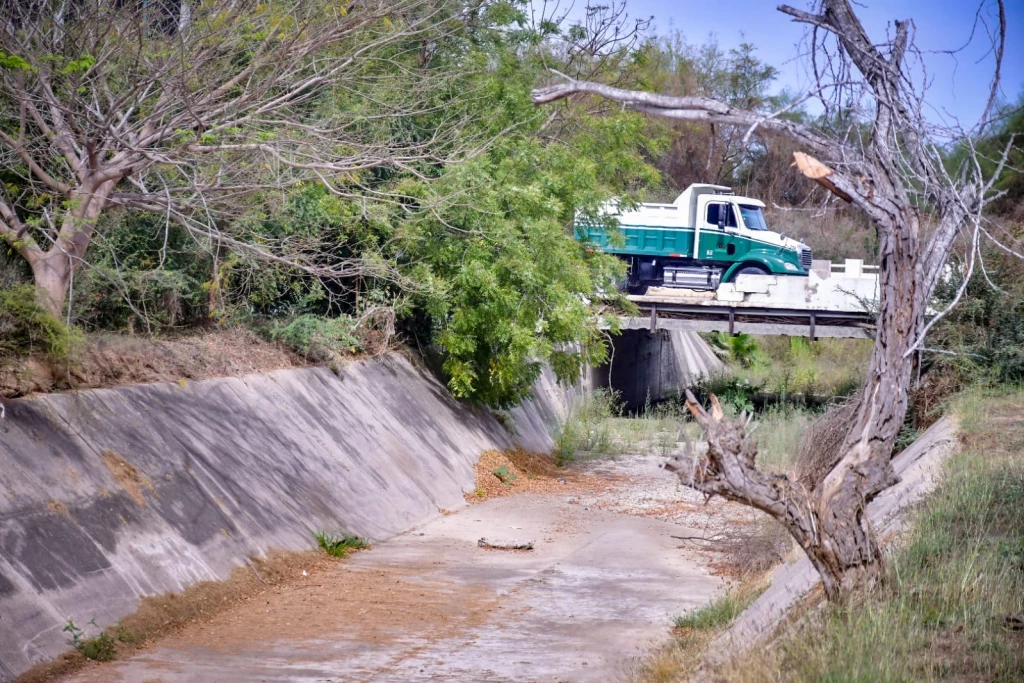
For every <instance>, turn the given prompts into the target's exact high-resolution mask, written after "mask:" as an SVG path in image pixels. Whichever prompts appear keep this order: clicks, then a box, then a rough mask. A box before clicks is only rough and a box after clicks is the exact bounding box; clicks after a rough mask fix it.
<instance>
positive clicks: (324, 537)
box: [313, 531, 370, 558]
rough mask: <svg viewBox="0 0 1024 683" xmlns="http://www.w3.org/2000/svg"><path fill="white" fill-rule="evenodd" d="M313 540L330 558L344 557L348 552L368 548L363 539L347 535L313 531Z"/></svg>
mask: <svg viewBox="0 0 1024 683" xmlns="http://www.w3.org/2000/svg"><path fill="white" fill-rule="evenodd" d="M313 538H315V539H316V542H317V545H319V546H320V547H321V548H322V549H323V551H324V552H325V553H327V554H328V555H330V556H331V557H339V558H340V557H345V556H346V555H347V554H348V553H349V551H350V550H365V549H367V548H369V547H370V543H369V542H368V541H367V540H366V539H365V538H363V537H361V536H355V535H353V534H348V533H341V534H336V533H332V532H329V531H314V532H313Z"/></svg>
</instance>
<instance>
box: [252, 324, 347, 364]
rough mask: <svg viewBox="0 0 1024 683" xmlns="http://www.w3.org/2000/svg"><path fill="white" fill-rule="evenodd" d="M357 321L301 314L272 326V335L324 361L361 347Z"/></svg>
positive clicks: (283, 342)
mask: <svg viewBox="0 0 1024 683" xmlns="http://www.w3.org/2000/svg"><path fill="white" fill-rule="evenodd" d="M355 329H356V321H355V320H354V319H352V318H350V317H348V316H339V317H337V318H322V317H319V316H315V315H300V316H298V317H297V318H295V319H293V320H291V321H290V322H288V323H287V324H284V325H280V324H277V325H275V326H274V327H272V328H270V333H269V334H270V338H271V339H273V340H274V341H278V342H281V343H282V344H284V345H285V346H287V347H289V348H291V349H292V350H293V351H295V352H296V353H299V354H301V355H303V356H305V357H306V358H309V359H311V360H315V361H317V362H321V363H327V362H331V361H333V360H335V359H336V358H337V357H338V356H344V355H346V354H352V353H355V352H357V351H358V350H359V348H360V343H359V339H358V338H357V337H356V336H355Z"/></svg>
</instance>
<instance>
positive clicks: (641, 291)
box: [629, 285, 650, 296]
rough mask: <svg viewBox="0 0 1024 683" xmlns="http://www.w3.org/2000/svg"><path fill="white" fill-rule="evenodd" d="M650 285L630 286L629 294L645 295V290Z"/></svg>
mask: <svg viewBox="0 0 1024 683" xmlns="http://www.w3.org/2000/svg"><path fill="white" fill-rule="evenodd" d="M649 286H650V285H630V287H629V293H630V294H631V295H633V296H643V295H645V294H647V288H648V287H649Z"/></svg>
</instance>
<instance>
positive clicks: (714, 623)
mask: <svg viewBox="0 0 1024 683" xmlns="http://www.w3.org/2000/svg"><path fill="white" fill-rule="evenodd" d="M760 594H761V591H759V590H749V589H746V590H731V591H729V592H727V593H726V594H725V595H723V596H721V597H719V598H716V599H715V600H714V601H713V602H711V603H710V604H708V605H705V606H703V607H698V608H696V609H693V610H690V611H689V612H687V613H686V614H683V615H681V616H678V617H676V618H675V619H674V620H673V625H674V626H675V627H676V628H679V629H695V630H700V631H705V630H711V629H717V628H721V627H722V626H727V625H728V624H730V623H732V620H733V619H735V618H736V617H738V616H739V615H740V613H741V612H742V611H743V610H745V609H746V608H747V607H748V606H749V605H750V603H752V602H753V601H754V600H755V599H757V596H758V595H760Z"/></svg>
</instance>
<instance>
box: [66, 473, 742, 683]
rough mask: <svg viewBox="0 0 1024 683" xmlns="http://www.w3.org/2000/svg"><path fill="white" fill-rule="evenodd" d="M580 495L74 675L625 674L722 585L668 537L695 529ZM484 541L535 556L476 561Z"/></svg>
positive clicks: (469, 511)
mask: <svg viewBox="0 0 1024 683" xmlns="http://www.w3.org/2000/svg"><path fill="white" fill-rule="evenodd" d="M622 463H623V461H620V464H618V465H617V466H616V467H615V468H614V470H615V471H616V472H617V473H619V474H621V473H623V472H624V471H628V470H630V469H633V470H634V472H633V474H635V475H636V476H633V477H630V478H629V480H628V481H625V482H624V483H623V484H622V486H621V489H620V495H621V496H622V498H623V499H624V500H629V499H632V498H635V497H636V496H637V490H638V489H644V488H645V487H650V486H651V485H652V483H653V482H655V481H657V480H658V479H660V478H670V475H668V473H665V472H662V471H658V470H657V469H656V466H655V464H654V463H653V461H652V460H651V459H649V458H636V459H632V461H631V464H632V466H630V464H629V463H630V461H626V463H627V464H622ZM592 471H595V472H597V474H594V475H593V476H594V477H595V478H600V477H601V476H602V475H601V474H600V472H601V471H602V469H601V468H600V467H594V468H592ZM604 471H607V468H606V469H605V470H604ZM613 495H614V494H613ZM603 497H604V498H607V494H604V496H603ZM581 500H586V499H585V498H581V496H580V495H579V494H578V493H575V492H567V493H566V494H564V495H561V494H523V495H517V496H510V497H503V498H496V499H493V500H489V501H487V502H485V503H481V504H479V505H473V506H470V507H467V508H463V509H462V510H460V511H458V512H456V513H454V514H451V515H448V516H445V517H441V518H439V519H435V520H433V521H431V522H429V523H427V524H425V525H423V526H421V527H419V528H417V529H414V530H412V531H410V532H407V533H405V534H402V535H400V536H397V537H395V538H392V539H391V540H389V541H386V542H384V543H381V544H379V545H378V546H376V547H375V548H374V549H372V550H371V551H369V552H365V553H359V554H358V555H355V556H353V557H352V558H351V559H350V560H347V561H346V562H344V563H343V564H342V565H341V566H340V568H339V569H337V570H330V571H329V572H327V573H326V574H324V573H321V574H316V575H312V576H309V577H306V578H303V579H301V580H298V581H295V582H292V583H290V584H288V585H286V586H284V587H281V588H279V589H277V588H275V589H273V590H271V591H270V592H269V593H268V594H266V595H264V596H261V597H260V598H259V599H258V600H253V601H250V602H248V603H245V604H244V605H242V606H240V607H239V608H236V609H233V610H231V611H229V612H226V613H224V614H221V615H219V616H218V617H216V618H214V619H212V620H211V621H209V622H206V623H204V624H196V625H192V626H189V627H187V628H186V629H184V630H183V631H182V632H180V633H178V634H177V635H174V636H171V637H168V638H166V639H164V640H162V641H160V642H159V643H157V644H156V645H155V646H153V647H150V648H148V649H146V650H143V651H141V652H139V653H137V654H136V655H135V656H133V657H131V658H129V659H127V660H125V661H122V662H112V663H109V664H105V665H98V666H96V667H94V668H92V669H90V670H87V671H85V672H83V673H81V674H80V675H79V676H78V677H76V678H75V679H74V680H75V681H78V682H80V683H93V682H96V683H98V682H99V681H104V682H105V681H125V682H129V681H138V682H142V681H147V682H154V683H155V682H156V681H161V682H164V683H179V682H184V681H213V680H216V681H433V680H456V681H577V682H586V681H609V680H616V679H619V678H621V677H622V676H624V675H625V674H626V673H627V672H628V670H629V668H630V666H631V665H632V663H633V662H634V661H635V659H636V658H637V657H639V656H642V655H643V654H644V653H645V652H646V651H647V650H648V649H649V648H651V647H653V646H654V645H656V644H658V643H659V642H661V641H663V640H664V638H665V636H666V634H667V631H668V628H669V626H670V623H671V618H672V617H673V616H675V615H677V614H680V613H682V612H684V611H686V610H687V609H689V608H692V607H694V606H697V605H700V604H703V603H705V602H707V601H708V600H710V599H711V598H712V597H713V596H714V595H715V594H716V592H717V591H718V590H719V589H720V588H721V586H722V580H721V579H720V578H719V577H717V576H714V575H712V574H711V573H710V572H709V569H708V564H709V562H708V558H707V557H706V556H703V555H702V554H700V553H696V552H694V551H692V550H684V549H680V548H679V543H678V541H676V540H674V539H673V538H672V535H679V534H681V533H685V532H686V531H687V530H689V531H691V532H692V531H693V529H692V528H690V527H688V526H687V525H686V523H685V521H686V520H685V519H677V520H676V521H675V522H670V521H663V520H660V519H655V518H651V517H647V516H638V515H637V514H623V513H622V512H615V511H610V510H605V509H596V508H594V507H591V506H589V505H586V504H584V503H583V502H580V501H581ZM696 521H697V520H691V522H696ZM481 536H501V537H503V538H512V539H527V540H534V541H535V542H536V549H535V550H534V551H532V552H502V551H493V550H485V549H483V548H479V547H478V546H477V543H476V542H477V540H478V539H479V538H480V537H481Z"/></svg>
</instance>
